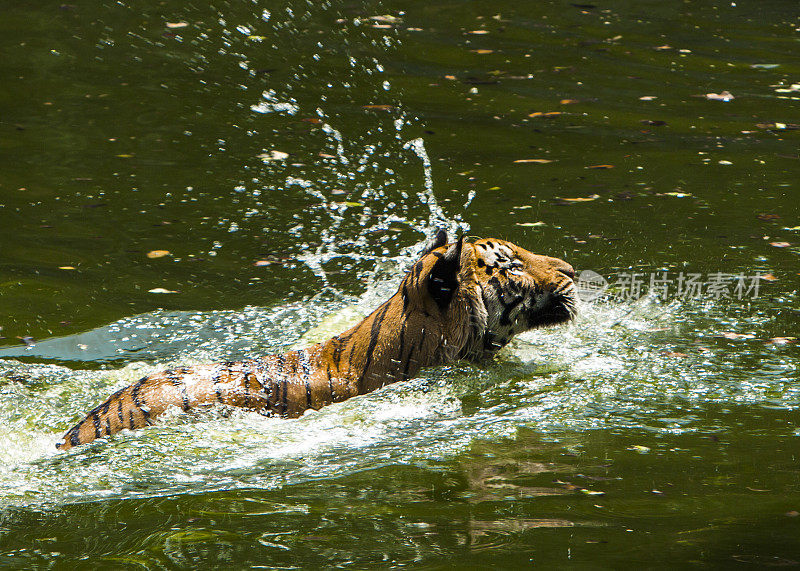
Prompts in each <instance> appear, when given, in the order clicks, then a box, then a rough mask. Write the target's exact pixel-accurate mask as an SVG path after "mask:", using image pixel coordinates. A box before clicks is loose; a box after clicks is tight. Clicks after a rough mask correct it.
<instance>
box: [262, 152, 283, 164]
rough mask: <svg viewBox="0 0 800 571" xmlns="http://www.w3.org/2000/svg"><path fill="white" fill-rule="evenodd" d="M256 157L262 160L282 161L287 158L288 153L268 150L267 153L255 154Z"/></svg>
mask: <svg viewBox="0 0 800 571" xmlns="http://www.w3.org/2000/svg"><path fill="white" fill-rule="evenodd" d="M256 157H258V158H259V159H261V160H262V161H264V162H269V161H283V160H285V159H288V158H289V153H284V152H283V151H269V152H267V153H261V154H260V155H256Z"/></svg>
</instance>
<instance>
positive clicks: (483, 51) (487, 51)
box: [469, 50, 494, 54]
mask: <svg viewBox="0 0 800 571" xmlns="http://www.w3.org/2000/svg"><path fill="white" fill-rule="evenodd" d="M469 51H471V52H472V53H475V54H491V53H494V50H469Z"/></svg>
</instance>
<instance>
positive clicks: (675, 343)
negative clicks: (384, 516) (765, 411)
mask: <svg viewBox="0 0 800 571" xmlns="http://www.w3.org/2000/svg"><path fill="white" fill-rule="evenodd" d="M387 287H388V286H386V285H385V284H383V285H381V286H380V288H381V290H380V293H381V294H384V295H385V293H386V291H385V290H386V288H387ZM378 297H382V296H376V295H375V293H374V291H370V292H368V293H367V294H365V296H364V297H363V298H362V299H361V300H360V301H358V300H357V301H356V305H357V306H358V305H359V304H360V305H361V306H362V309H365V308H364V307H363V306H364V305H369V304H370V303H374V300H375V298H378ZM365 300H368V301H365ZM350 306H352V300H344V299H340V300H329V301H328V302H326V304H320V303H313V302H309V303H307V304H299V305H297V306H290V307H285V308H279V309H274V310H266V309H258V308H247V309H246V310H244V311H243V312H242V314H241V315H244V314H246V319H237V317H236V314H235V313H234V312H210V313H208V314H201V313H175V314H169V315H165V314H164V313H159V314H154V315H151V316H137V317H136V318H131V319H130V320H123V322H122V323H123V324H124V325H121V324H119V323H118V324H112V326H109V328H108V329H109V330H112V329H114V330H117V331H118V332H120V334H122V333H124V332H125V331H126V328H128V327H136V328H139V330H145V331H146V330H147V329H148V327H150V328H151V329H152V330H163V331H164V334H165V335H166V336H171V335H172V336H174V339H175V342H177V340H178V338H179V337H180V335H187V336H188V337H190V339H189V340H184V343H185V344H186V345H189V346H191V345H192V342H193V341H200V343H199V344H197V345H195V347H199V348H198V349H197V351H196V353H192V352H190V353H188V354H186V353H184V354H182V357H181V359H182V360H183V361H182V362H184V363H185V362H193V361H202V360H208V358H209V357H210V358H221V357H222V356H223V355H224V354H225V353H226V350H227V349H228V348H231V347H235V342H236V341H234V338H237V337H238V336H239V335H242V336H244V337H245V338H252V339H256V338H261V337H260V336H261V335H262V334H263V335H266V337H265V338H264V339H266V341H264V340H263V339H262V341H260V343H261V347H262V348H263V349H264V350H265V351H266V350H269V347H270V345H272V347H273V348H278V347H280V346H283V345H282V344H284V345H285V344H287V343H290V342H292V341H293V340H297V339H299V338H300V336H301V334H302V333H303V328H304V327H305V328H307V327H309V326H311V325H313V324H315V323H320V322H321V321H322V318H323V316H324V315H326V314H327V313H329V312H331V311H333V310H335V309H336V308H337V307H338V308H348V307H350ZM709 315H711V319H712V320H713V312H712V313H711V314H710V313H709V312H708V308H701V309H699V308H693V307H689V306H681V305H668V306H661V305H659V304H657V303H654V302H652V301H650V302H648V301H645V302H640V303H637V304H630V305H615V304H612V303H607V304H604V303H598V304H595V305H594V306H589V307H586V308H584V312H583V314H582V315H581V316H580V317H579V319H578V320H577V322H576V323H575V324H573V325H571V326H569V327H567V328H559V329H548V330H540V331H534V332H529V333H527V334H524V335H522V336H521V337H520V338H519V339H518V340H517V341H515V342H513V343H512V344H511V345H510V346H509V347H508V348H507V349H505V350H504V351H503V352H502V354H501V355H500V356H499V358H498V359H497V360H495V361H494V362H492V363H488V364H483V365H469V364H456V365H452V366H448V367H439V368H434V369H431V370H428V371H426V372H425V374H423V375H422V376H421V377H420V378H419V379H416V380H413V381H410V382H408V383H399V384H395V385H390V386H388V387H385V388H384V389H382V390H380V391H377V392H375V393H372V394H370V395H365V396H361V397H357V398H354V399H351V400H349V401H346V402H343V403H337V404H334V405H331V406H328V407H325V408H324V409H322V410H321V411H318V412H310V413H308V414H306V415H304V416H303V417H301V418H299V419H290V420H283V419H274V418H265V417H262V416H260V415H258V414H255V413H250V412H246V411H230V410H225V409H217V410H214V411H211V412H208V413H190V414H183V413H179V412H178V411H176V412H175V413H174V414H169V415H167V417H166V418H165V420H164V421H163V422H160V423H159V424H158V425H156V426H153V427H149V428H147V429H144V430H141V431H137V432H136V433H131V432H127V431H125V432H123V433H121V434H119V435H117V436H115V437H114V438H111V439H101V440H98V441H96V442H95V443H93V444H91V445H88V446H86V447H81V448H79V449H75V450H72V451H70V452H67V453H60V452H57V451H56V450H55V448H54V444H55V442H56V441H57V439H58V437H59V436H60V434H61V433H62V431H63V430H64V429H66V428H68V426H69V424H70V423H71V422H74V421H75V418H76V414H79V411H85V410H88V408H90V407H91V406H93V405H94V404H96V402H98V401H99V400H101V399H102V398H103V397H104V396H105V395H107V394H108V393H109V392H110V391H112V390H115V389H116V388H119V387H121V386H124V385H125V384H128V383H130V382H131V380H132V379H135V378H138V377H140V376H142V375H144V374H147V373H149V372H151V371H153V370H156V369H161V368H163V367H165V366H168V364H169V362H170V361H171V360H168V359H166V358H164V359H161V358H157V359H156V361H157V362H156V363H142V362H130V363H128V364H127V365H126V366H125V367H123V368H122V369H118V370H110V371H86V370H71V369H68V368H66V367H60V366H56V365H41V364H34V365H31V364H24V363H20V362H16V361H13V360H8V361H4V362H3V366H2V369H0V398H2V402H3V406H2V408H1V409H0V417H2V418H0V438H2V440H3V441H4V442H7V443H8V445H7V446H5V447H3V448H2V449H0V495H1V496H2V497H3V501H4V503H5V504H6V505H29V504H34V505H47V504H59V503H64V502H75V501H92V500H98V499H106V498H126V497H153V496H166V495H172V494H180V493H187V492H191V493H196V492H203V491H214V490H229V489H236V488H256V489H273V488H277V487H280V486H283V485H286V484H293V483H298V482H303V481H310V480H315V479H320V478H334V477H338V476H342V475H346V474H351V473H357V472H360V471H364V470H369V469H374V468H380V467H382V466H386V465H392V464H414V463H416V464H419V463H422V464H426V463H431V462H434V463H435V462H437V461H440V460H441V459H446V458H452V457H453V456H454V455H456V454H458V453H462V452H464V451H465V450H467V449H468V448H469V447H470V446H472V445H474V443H475V442H476V441H480V440H484V439H490V440H491V439H496V438H501V437H514V435H515V434H516V432H517V430H519V429H520V428H521V427H534V428H535V429H536V430H537V431H539V432H544V433H547V432H548V431H557V430H563V429H564V428H569V429H574V430H591V429H594V428H609V427H610V428H626V429H628V428H634V427H638V428H645V429H647V430H654V431H662V432H671V433H673V434H674V433H675V432H676V431H677V432H689V431H692V430H696V428H697V426H698V425H699V424H700V423H701V422H702V420H700V419H701V418H702V416H701V415H693V414H692V411H693V409H695V408H698V407H700V406H701V405H704V404H707V403H708V402H718V403H723V404H725V403H741V402H747V403H757V402H764V401H765V399H766V401H767V402H768V403H769V404H770V405H771V406H780V407H795V406H797V404H798V389H797V388H796V387H795V386H794V384H793V383H791V382H789V379H790V378H791V377H792V374H793V373H794V371H793V369H792V367H793V364H792V363H793V362H792V361H791V360H790V359H788V358H786V357H785V355H783V354H782V352H781V350H776V348H775V347H774V346H770V345H767V344H764V343H763V342H758V343H756V342H754V343H753V344H752V347H751V348H750V350H749V353H748V354H747V355H745V356H742V352H741V351H738V352H737V353H736V356H735V358H734V359H733V361H734V362H733V363H730V362H729V361H730V360H731V359H730V355H729V353H728V351H726V345H725V344H726V343H727V342H729V341H728V340H725V339H721V338H718V337H714V336H711V335H706V336H705V337H704V338H700V342H699V343H698V342H697V341H696V339H697V335H698V329H699V325H698V321H699V320H700V319H703V320H708V319H709ZM165 323H169V324H171V325H165ZM331 323H332V324H334V325H332V326H335V324H336V321H335V320H333V321H331ZM718 326H719V327H729V326H731V324H730V323H725V324H724V325H719V324H718ZM221 327H222V329H223V330H224V332H223V333H220V328H221ZM171 328H174V329H171ZM273 329H278V330H279V331H277V332H276V331H275V330H273ZM687 330H688V332H689V334H688V335H687ZM176 331H178V332H180V333H176ZM187 332H188V334H187ZM329 333H330V334H332V333H334V332H333V331H331V332H329ZM214 335H217V337H216V338H215V341H214V343H215V349H214V350H213V351H211V350H209V349H208V347H207V346H206V345H205V344H204V343H206V342H208V339H209V337H212V336H214ZM787 350H790V349H788V348H787ZM743 359H754V360H753V363H755V364H756V366H755V367H750V368H749V369H747V370H746V371H745V372H742V371H741V370H737V367H738V366H740V365H741V362H737V360H738V361H741V360H743ZM668 409H671V410H674V413H675V414H665V410H668ZM514 521H517V520H514ZM529 523H530V525H531V526H547V525H553V526H556V525H558V526H560V525H571V523H570V522H561V521H558V522H548V521H544V520H543V521H538V520H536V521H533V520H532V521H531V522H529ZM514 525H518V523H515V524H514ZM497 526H499V527H497ZM502 526H503V522H502V521H500V522H497V523H492V524H491V526H490V527H487V528H486V529H476V532H475V533H476V539H475V541H476V542H477V543H479V544H480V543H481V542H485V543H486V545H487V548H490V547H491V546H492V545H495V544H496V543H497V542H501V543H502V542H504V541H506V540H507V539H508V538H509V537H512V536H513V534H512V533H510V532H508V530H505V529H504V528H503V527H502ZM178 539H179V538H178ZM178 539H176V541H178ZM179 543H180V542H179Z"/></svg>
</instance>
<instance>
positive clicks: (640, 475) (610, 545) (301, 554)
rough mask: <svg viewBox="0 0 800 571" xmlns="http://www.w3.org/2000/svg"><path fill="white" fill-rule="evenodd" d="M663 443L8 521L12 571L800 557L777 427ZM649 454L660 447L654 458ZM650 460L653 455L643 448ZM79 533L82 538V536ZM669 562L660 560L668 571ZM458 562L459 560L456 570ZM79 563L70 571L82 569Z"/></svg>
mask: <svg viewBox="0 0 800 571" xmlns="http://www.w3.org/2000/svg"><path fill="white" fill-rule="evenodd" d="M738 412H740V411H722V410H709V411H708V415H709V417H713V419H714V420H715V422H716V423H719V424H720V425H723V426H725V428H724V431H722V432H716V433H713V434H703V433H699V432H698V433H695V434H686V435H682V436H680V437H677V438H671V439H666V438H663V439H660V440H661V442H655V443H654V442H653V441H652V439H650V438H649V436H648V435H647V434H644V433H641V432H634V433H624V434H615V433H613V432H612V431H589V432H586V433H582V434H574V433H572V434H562V435H559V436H558V437H557V438H548V439H547V440H542V438H541V437H540V436H538V435H537V434H536V433H535V432H532V431H530V430H527V431H522V432H520V434H519V436H518V437H517V438H516V439H514V440H504V441H496V442H491V443H489V442H481V441H478V442H476V443H475V445H474V446H473V447H472V450H470V451H469V452H468V453H465V454H463V455H461V456H460V457H459V458H458V459H457V460H451V461H444V462H425V463H421V464H420V465H417V466H413V465H406V466H399V465H398V466H387V467H384V468H378V469H374V470H369V471H366V472H360V473H353V474H350V475H347V476H345V477H341V478H334V479H331V480H321V481H310V482H307V483H302V484H295V485H291V486H286V487H284V488H282V489H280V490H274V491H269V492H263V491H254V490H253V491H248V490H242V491H236V492H219V493H213V494H204V495H201V496H194V495H184V496H179V497H173V498H153V499H148V500H122V501H117V500H114V501H104V502H94V503H89V504H74V505H67V506H63V507H61V508H58V509H54V510H52V511H44V512H31V511H27V510H23V511H11V512H7V513H6V514H5V515H4V517H3V520H2V527H3V531H4V535H3V545H4V548H3V561H4V564H6V565H10V566H26V567H27V566H31V565H44V564H46V563H47V562H48V561H51V562H55V561H58V562H59V563H60V564H62V565H63V564H72V563H76V564H77V563H79V562H80V561H81V560H83V561H86V560H87V559H86V558H88V560H91V561H94V562H96V563H97V564H103V565H115V564H116V565H121V566H135V565H144V566H167V567H169V566H179V567H192V566H196V565H200V564H203V565H223V564H233V565H235V566H249V565H265V566H267V567H284V566H300V567H317V566H340V565H342V566H357V567H361V566H369V567H381V566H387V565H403V566H406V565H425V566H428V565H431V566H439V565H451V564H454V562H455V561H458V562H460V564H475V565H493V566H504V565H512V566H513V565H519V564H522V562H524V561H526V560H530V561H532V562H533V563H543V564H547V565H570V564H574V565H587V564H595V565H600V566H605V565H610V566H617V565H633V564H638V565H649V566H656V567H661V566H665V567H669V566H670V565H671V564H672V562H675V561H695V562H696V563H698V564H702V563H709V562H714V563H719V564H722V563H727V564H729V565H733V564H734V563H736V562H750V563H763V564H767V563H769V562H770V561H773V562H778V561H783V562H784V563H788V562H790V561H792V560H793V558H795V557H796V547H797V540H796V537H797V533H798V529H797V527H798V525H800V521H799V520H798V518H797V516H796V511H797V510H796V509H795V508H797V507H798V506H800V493H798V481H799V480H798V470H797V464H796V458H794V456H795V454H796V452H795V450H794V449H795V447H794V446H793V444H794V442H793V440H794V439H795V438H796V437H795V436H790V435H788V434H787V432H788V431H786V430H785V429H784V430H783V432H784V434H785V436H783V437H781V438H778V439H776V438H774V437H773V436H768V435H767V436H765V435H763V434H761V433H762V432H763V430H762V428H761V426H762V425H763V423H764V422H767V423H773V424H775V425H777V426H783V427H785V426H786V419H787V417H786V415H785V414H783V413H776V412H766V413H764V415H763V416H762V418H761V419H759V420H760V422H751V423H742V422H739V421H736V422H734V424H733V425H730V424H728V422H729V421H730V420H731V417H733V418H741V417H740V416H737V413H738ZM643 441H647V442H648V443H650V444H652V445H653V447H652V448H650V449H649V450H643V449H642V447H641V446H640V445H639V444H638V443H639V442H643ZM637 446H639V447H638V448H637ZM78 521H79V522H80V525H79V526H78V527H76V526H75V525H74V524H75V522H78ZM655 553H658V554H659V555H658V557H656V556H655ZM453 558H456V559H453ZM70 562H72V563H70Z"/></svg>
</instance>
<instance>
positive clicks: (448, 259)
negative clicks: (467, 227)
mask: <svg viewBox="0 0 800 571" xmlns="http://www.w3.org/2000/svg"><path fill="white" fill-rule="evenodd" d="M442 235H444V239H445V240H446V239H447V234H446V233H445V232H444V230H441V231H440V232H439V234H437V235H436V242H438V241H439V238H440V236H442ZM442 245H444V244H442ZM463 245H464V237H463V236H462V237H460V238H459V239H458V240H457V241H456V242H455V243H454V244H452V245H451V246H450V247H449V248H448V249H447V252H446V253H445V254H444V255H442V254H438V253H437V256H439V259H438V260H436V263H435V264H434V265H433V267H432V268H431V271H430V273H429V274H428V293H429V294H430V295H431V297H432V298H433V300H434V301H435V302H436V305H438V306H439V309H440V310H442V311H444V310H445V309H446V308H447V306H448V305H450V302H451V301H452V300H453V295H454V294H455V292H456V290H457V289H458V272H459V271H460V270H461V247H462V246H463ZM437 247H438V246H437Z"/></svg>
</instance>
